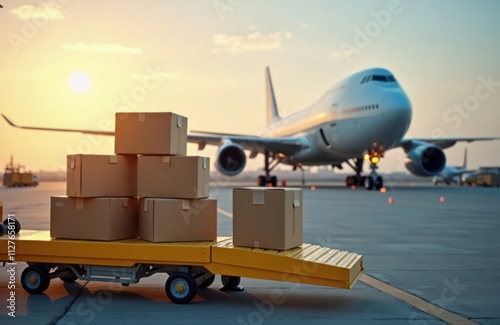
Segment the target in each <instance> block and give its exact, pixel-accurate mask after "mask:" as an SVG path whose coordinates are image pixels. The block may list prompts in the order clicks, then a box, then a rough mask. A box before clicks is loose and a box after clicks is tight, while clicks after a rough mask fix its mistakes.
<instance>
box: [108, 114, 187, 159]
mask: <svg viewBox="0 0 500 325" xmlns="http://www.w3.org/2000/svg"><path fill="white" fill-rule="evenodd" d="M186 150H187V118H186V117H184V116H180V115H177V114H174V113H116V116H115V153H116V154H124V155H179V156H185V155H186Z"/></svg>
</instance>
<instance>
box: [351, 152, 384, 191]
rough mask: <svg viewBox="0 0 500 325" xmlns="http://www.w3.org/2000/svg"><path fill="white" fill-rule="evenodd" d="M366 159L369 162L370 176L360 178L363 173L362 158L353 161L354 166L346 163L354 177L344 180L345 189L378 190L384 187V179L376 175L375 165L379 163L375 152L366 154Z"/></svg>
mask: <svg viewBox="0 0 500 325" xmlns="http://www.w3.org/2000/svg"><path fill="white" fill-rule="evenodd" d="M365 158H367V159H368V160H369V161H370V170H371V172H370V175H368V176H361V173H362V172H363V158H356V159H354V164H352V162H350V161H347V164H348V165H349V166H350V167H351V168H352V169H353V170H354V172H355V173H356V175H352V176H348V177H347V178H346V179H345V184H346V186H347V187H353V186H355V187H357V186H363V187H365V188H366V189H367V190H370V191H371V190H373V189H376V190H380V189H381V188H382V187H383V186H384V179H383V178H382V176H380V175H378V173H377V168H378V166H377V163H378V162H379V161H380V158H379V154H377V153H376V152H374V153H371V154H367V157H365Z"/></svg>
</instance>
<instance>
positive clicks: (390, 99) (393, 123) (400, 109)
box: [382, 91, 412, 137]
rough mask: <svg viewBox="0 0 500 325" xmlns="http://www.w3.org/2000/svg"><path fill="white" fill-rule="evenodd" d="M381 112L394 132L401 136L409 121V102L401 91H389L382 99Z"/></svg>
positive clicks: (410, 112)
mask: <svg viewBox="0 0 500 325" xmlns="http://www.w3.org/2000/svg"><path fill="white" fill-rule="evenodd" d="M382 113H383V115H384V117H385V120H386V121H387V122H388V124H389V125H388V126H390V127H391V128H392V129H393V131H394V133H398V134H399V135H400V137H402V136H403V135H404V134H405V133H406V131H407V130H408V127H409V126H410V122H411V114H412V111H411V103H410V100H409V99H408V96H406V94H405V93H404V92H402V91H391V92H389V93H388V94H386V95H385V97H384V99H383V100H382Z"/></svg>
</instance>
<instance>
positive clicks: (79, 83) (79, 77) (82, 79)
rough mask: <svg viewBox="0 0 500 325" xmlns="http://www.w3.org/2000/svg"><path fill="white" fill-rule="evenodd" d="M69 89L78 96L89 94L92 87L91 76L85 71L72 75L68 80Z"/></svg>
mask: <svg viewBox="0 0 500 325" xmlns="http://www.w3.org/2000/svg"><path fill="white" fill-rule="evenodd" d="M68 85H69V88H70V89H71V90H72V91H73V92H75V93H78V94H84V93H87V92H88V91H89V90H90V87H91V86H92V79H91V78H90V76H89V74H88V73H86V72H83V71H77V72H74V73H72V74H71V75H70V76H69V78H68Z"/></svg>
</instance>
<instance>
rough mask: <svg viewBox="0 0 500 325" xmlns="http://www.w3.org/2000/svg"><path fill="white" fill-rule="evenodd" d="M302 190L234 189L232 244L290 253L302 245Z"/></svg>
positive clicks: (273, 188) (272, 188)
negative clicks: (289, 250) (292, 249)
mask: <svg viewBox="0 0 500 325" xmlns="http://www.w3.org/2000/svg"><path fill="white" fill-rule="evenodd" d="M302 240H303V239H302V190H301V189H298V188H277V187H271V188H266V187H248V188H235V189H234V190H233V244H234V245H235V246H246V247H256V248H265V249H277V250H287V249H290V248H293V247H297V246H300V245H302V243H303V242H302Z"/></svg>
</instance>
